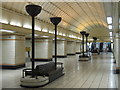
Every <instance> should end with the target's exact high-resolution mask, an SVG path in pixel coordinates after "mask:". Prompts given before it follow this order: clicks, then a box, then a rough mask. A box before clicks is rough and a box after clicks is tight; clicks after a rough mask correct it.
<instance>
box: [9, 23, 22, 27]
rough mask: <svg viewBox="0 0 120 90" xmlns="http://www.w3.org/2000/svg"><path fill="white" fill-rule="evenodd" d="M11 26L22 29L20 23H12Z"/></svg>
mask: <svg viewBox="0 0 120 90" xmlns="http://www.w3.org/2000/svg"><path fill="white" fill-rule="evenodd" d="M10 25H13V26H19V27H22V25H21V24H20V23H15V22H10Z"/></svg>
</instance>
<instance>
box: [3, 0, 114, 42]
mask: <svg viewBox="0 0 120 90" xmlns="http://www.w3.org/2000/svg"><path fill="white" fill-rule="evenodd" d="M12 1H13V0H12ZM26 1H27V0H26ZM62 1H63V0H62ZM72 1H74V2H65V1H64V2H52V1H51V0H49V2H40V0H39V1H37V2H36V1H35V2H33V1H32V0H28V1H27V2H14V1H13V2H2V7H3V8H6V9H9V10H12V11H15V12H18V13H21V14H24V15H28V14H27V13H26V11H25V6H26V5H28V4H30V3H33V4H37V5H40V6H41V7H42V11H41V13H40V14H39V15H38V16H37V19H39V20H42V21H45V22H48V23H50V20H49V18H50V17H62V22H61V23H60V24H59V26H60V27H63V28H65V29H68V30H70V31H73V32H77V33H79V32H80V31H82V30H85V31H87V32H89V33H90V35H91V37H98V38H99V39H101V40H104V39H107V40H109V29H108V24H107V17H108V16H110V17H112V15H113V14H112V12H113V8H112V7H113V6H112V4H113V1H112V0H110V2H88V1H87V0H82V2H77V0H72ZM93 1H95V0H93Z"/></svg>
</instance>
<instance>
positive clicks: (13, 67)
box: [0, 64, 25, 69]
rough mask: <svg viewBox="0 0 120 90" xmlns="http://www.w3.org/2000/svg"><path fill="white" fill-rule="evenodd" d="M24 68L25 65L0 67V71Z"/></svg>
mask: <svg viewBox="0 0 120 90" xmlns="http://www.w3.org/2000/svg"><path fill="white" fill-rule="evenodd" d="M23 67H25V64H20V65H0V68H1V69H18V68H23Z"/></svg>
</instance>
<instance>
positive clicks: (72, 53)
mask: <svg viewBox="0 0 120 90" xmlns="http://www.w3.org/2000/svg"><path fill="white" fill-rule="evenodd" d="M67 55H76V54H75V53H68V54H67Z"/></svg>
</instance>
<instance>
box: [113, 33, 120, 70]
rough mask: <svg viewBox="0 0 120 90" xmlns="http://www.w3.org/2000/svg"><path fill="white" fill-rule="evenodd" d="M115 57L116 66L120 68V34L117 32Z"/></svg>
mask: <svg viewBox="0 0 120 90" xmlns="http://www.w3.org/2000/svg"><path fill="white" fill-rule="evenodd" d="M114 45H115V48H114V49H115V52H114V55H115V59H116V67H117V68H119V69H120V36H119V34H116V38H115V44H114Z"/></svg>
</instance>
